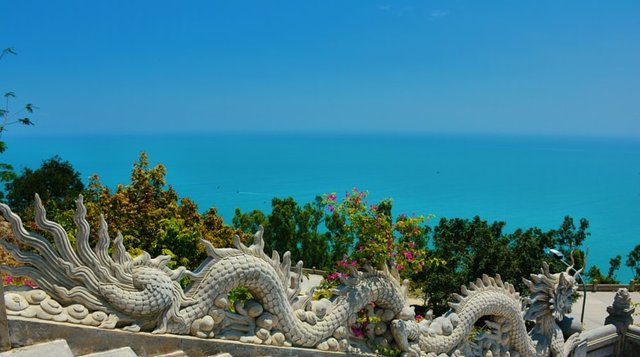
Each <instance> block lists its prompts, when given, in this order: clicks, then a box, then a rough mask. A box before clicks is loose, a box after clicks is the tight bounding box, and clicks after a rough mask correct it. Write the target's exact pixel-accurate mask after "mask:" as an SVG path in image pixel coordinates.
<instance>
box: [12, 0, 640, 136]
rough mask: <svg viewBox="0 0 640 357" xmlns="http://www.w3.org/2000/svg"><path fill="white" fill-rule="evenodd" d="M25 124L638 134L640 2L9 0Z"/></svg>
mask: <svg viewBox="0 0 640 357" xmlns="http://www.w3.org/2000/svg"><path fill="white" fill-rule="evenodd" d="M0 11H1V12H2V14H3V16H2V17H3V19H2V21H1V23H0V47H2V48H5V47H12V48H14V49H15V51H16V52H17V53H18V55H17V56H8V57H4V58H3V59H2V60H0V91H2V92H6V91H13V92H15V93H16V95H17V96H18V98H16V100H15V101H14V102H13V103H12V105H20V104H23V103H27V102H32V103H34V104H35V105H37V106H39V107H40V110H39V111H38V112H37V113H36V114H35V115H33V117H32V118H33V120H34V121H35V122H36V126H35V127H32V128H16V127H14V128H11V132H12V133H13V132H17V133H27V132H28V133H90V132H108V133H139V132H237V131H331V132H387V131H393V132H404V131H409V132H457V133H460V132H462V133H526V134H559V135H564V134H575V135H588V136H594V135H595V136H626V137H636V138H637V137H640V65H639V63H640V20H639V19H640V2H638V1H612V2H605V1H557V0H554V1H345V0H341V1H326V0H325V1H185V2H177V1H171V2H168V1H158V0H154V1H115V0H114V1H100V2H97V1H30V0H23V1H1V2H0Z"/></svg>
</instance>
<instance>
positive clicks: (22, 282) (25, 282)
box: [2, 274, 38, 289]
mask: <svg viewBox="0 0 640 357" xmlns="http://www.w3.org/2000/svg"><path fill="white" fill-rule="evenodd" d="M2 283H3V284H4V286H9V285H13V286H28V287H30V288H31V289H37V288H38V284H36V283H35V282H34V281H33V280H31V279H29V278H25V277H22V276H18V277H14V276H11V275H8V274H7V275H5V276H4V277H3V278H2Z"/></svg>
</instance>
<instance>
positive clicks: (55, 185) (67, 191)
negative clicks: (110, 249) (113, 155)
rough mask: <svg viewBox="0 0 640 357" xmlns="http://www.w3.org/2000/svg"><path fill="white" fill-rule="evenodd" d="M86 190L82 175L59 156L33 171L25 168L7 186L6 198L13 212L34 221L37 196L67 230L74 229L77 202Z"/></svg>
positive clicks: (51, 217)
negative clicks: (73, 220)
mask: <svg viewBox="0 0 640 357" xmlns="http://www.w3.org/2000/svg"><path fill="white" fill-rule="evenodd" d="M83 190H84V184H83V183H82V180H81V179H80V173H79V172H78V171H76V170H75V169H74V168H73V166H72V165H71V164H70V163H69V162H68V161H64V160H62V159H61V158H60V157H59V156H54V157H52V158H50V159H48V160H44V161H43V162H42V165H41V166H40V167H39V168H37V169H35V170H32V169H30V168H24V169H23V170H22V173H21V174H20V175H17V176H16V178H14V179H13V180H12V181H10V182H7V183H5V191H6V192H7V195H6V198H7V202H8V204H9V206H10V207H11V209H12V210H14V211H15V212H17V213H18V214H19V215H21V216H22V218H23V219H24V220H26V221H30V220H32V219H33V216H34V210H33V198H34V195H35V194H36V193H37V194H38V195H40V198H41V199H42V201H43V202H44V204H45V206H46V208H47V212H48V217H49V218H50V219H54V220H59V221H61V222H60V223H63V226H65V228H70V227H71V226H72V219H71V217H72V216H73V214H72V213H69V212H67V211H69V210H73V209H74V207H75V204H74V202H75V200H76V198H77V197H78V195H79V194H80V193H82V191H83Z"/></svg>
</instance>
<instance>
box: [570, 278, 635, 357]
mask: <svg viewBox="0 0 640 357" xmlns="http://www.w3.org/2000/svg"><path fill="white" fill-rule="evenodd" d="M634 311H635V309H634V308H633V307H632V305H631V297H630V295H629V291H627V289H624V288H623V289H619V290H618V292H617V293H616V296H615V298H614V301H613V304H611V306H609V307H607V312H608V313H609V316H607V318H606V319H605V321H604V323H605V325H604V326H601V327H598V328H595V329H592V330H588V331H585V332H583V333H582V334H581V335H580V336H581V339H580V342H579V343H578V345H577V347H576V349H575V352H574V356H575V357H586V356H616V357H634V356H638V354H639V353H640V328H638V327H637V326H634V325H632V324H633V313H634Z"/></svg>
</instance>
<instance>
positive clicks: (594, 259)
mask: <svg viewBox="0 0 640 357" xmlns="http://www.w3.org/2000/svg"><path fill="white" fill-rule="evenodd" d="M4 139H5V140H6V142H7V144H8V150H7V151H6V152H5V153H4V154H3V155H2V161H3V162H7V163H11V164H13V165H14V167H15V168H16V169H18V170H20V169H22V168H23V167H25V166H26V167H31V168H37V167H39V165H40V163H41V161H42V160H44V159H47V158H50V157H52V156H53V155H56V154H57V155H59V156H61V157H62V158H63V159H65V160H68V161H70V162H71V163H72V165H73V166H74V167H75V168H76V169H77V170H78V171H80V172H81V174H82V177H83V178H84V179H85V181H86V179H87V178H88V177H89V176H90V175H91V174H94V173H96V174H98V175H99V176H100V179H101V181H102V182H103V183H105V184H108V185H109V186H112V187H115V185H117V184H118V183H125V184H126V183H127V182H128V180H129V173H130V171H131V167H132V164H133V162H134V161H136V160H137V159H138V155H139V153H140V152H141V151H146V152H147V153H148V155H149V158H150V160H151V163H152V164H155V163H159V162H161V163H163V164H164V165H165V166H166V167H167V170H168V173H167V181H168V183H169V184H171V185H172V186H173V187H174V188H175V189H176V190H177V192H178V193H179V194H180V195H181V196H188V197H191V198H192V199H194V200H195V201H196V202H197V203H198V205H199V207H200V209H201V210H203V211H204V210H205V209H207V208H209V207H212V206H215V207H217V208H218V211H219V212H220V213H221V214H222V216H223V217H224V219H225V221H226V222H227V223H230V221H231V218H232V216H233V211H234V209H235V208H236V207H239V208H241V209H242V210H243V211H246V210H251V209H254V208H257V209H261V210H264V211H269V208H270V200H271V198H272V197H275V196H278V197H286V196H293V197H294V198H295V199H296V200H298V201H299V202H308V201H311V200H312V199H313V198H314V197H315V196H316V195H320V194H323V193H330V192H337V193H338V194H343V193H344V192H346V191H349V190H351V188H353V187H357V188H359V189H361V190H368V191H369V192H370V196H371V197H372V199H374V200H375V199H380V198H388V197H391V198H393V199H394V212H395V213H396V214H399V213H406V214H411V213H417V214H430V213H431V214H434V215H435V216H436V217H449V218H452V217H469V218H470V217H473V216H474V215H480V216H481V217H482V218H484V219H487V220H503V221H506V222H507V226H506V229H507V230H515V229H516V228H527V227H531V226H538V227H541V228H543V229H549V228H557V227H558V226H559V225H560V223H561V222H562V220H563V217H564V216H565V215H570V216H573V217H574V218H575V219H576V220H578V219H579V218H580V217H585V218H587V219H588V220H589V222H590V223H591V228H590V232H591V236H590V237H589V238H588V239H587V241H586V245H587V246H588V247H589V248H590V254H589V257H588V263H589V264H595V265H598V266H599V267H600V268H601V270H602V271H603V272H605V273H606V270H607V268H608V262H609V258H611V257H613V256H615V255H617V254H620V255H622V256H623V264H622V267H621V268H620V271H619V272H618V274H617V277H618V278H619V279H621V280H623V281H628V280H629V279H630V278H631V276H632V273H631V270H630V269H629V268H628V267H626V266H625V265H624V262H625V261H626V254H627V253H628V252H629V251H630V250H631V249H632V248H633V247H634V246H635V245H636V244H639V243H640V139H610V138H609V139H604V138H573V137H551V136H549V137H533V136H531V137H527V136H495V135H494V136H491V135H427V134H424V135H423V134H415V135H410V134H404V135H400V134H398V135H391V134H389V135H386V134H384V135H383V134H375V135H371V134H366V135H365V134H362V135H357V134H343V135H339V134H224V135H223V134H210V135H204V134H203V135H197V134H177V135H76V136H53V135H49V136H37V135H13V133H7V134H5V137H4ZM436 221H437V218H436Z"/></svg>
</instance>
